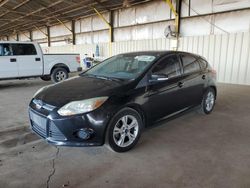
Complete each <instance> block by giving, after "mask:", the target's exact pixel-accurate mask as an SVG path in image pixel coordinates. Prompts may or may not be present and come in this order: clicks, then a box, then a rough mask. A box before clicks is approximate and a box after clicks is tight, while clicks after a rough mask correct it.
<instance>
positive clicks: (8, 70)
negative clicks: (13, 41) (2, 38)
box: [0, 43, 18, 79]
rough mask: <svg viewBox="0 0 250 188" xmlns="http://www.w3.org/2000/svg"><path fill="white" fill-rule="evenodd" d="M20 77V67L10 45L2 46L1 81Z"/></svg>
mask: <svg viewBox="0 0 250 188" xmlns="http://www.w3.org/2000/svg"><path fill="white" fill-rule="evenodd" d="M15 77H18V67H17V62H16V60H15V58H13V55H12V51H11V47H10V44H9V43H1V44H0V79H5V78H15Z"/></svg>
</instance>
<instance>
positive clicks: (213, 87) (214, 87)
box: [208, 85, 217, 99]
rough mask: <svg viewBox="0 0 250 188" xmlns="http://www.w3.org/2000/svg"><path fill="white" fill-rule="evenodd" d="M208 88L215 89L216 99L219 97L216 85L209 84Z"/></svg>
mask: <svg viewBox="0 0 250 188" xmlns="http://www.w3.org/2000/svg"><path fill="white" fill-rule="evenodd" d="M208 88H212V89H213V90H214V92H215V93H214V94H215V99H216V98H217V88H216V86H213V85H212V86H209V87H208Z"/></svg>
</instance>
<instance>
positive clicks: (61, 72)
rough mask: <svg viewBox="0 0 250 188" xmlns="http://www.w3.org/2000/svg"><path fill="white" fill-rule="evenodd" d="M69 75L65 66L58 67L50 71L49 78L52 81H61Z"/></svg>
mask: <svg viewBox="0 0 250 188" xmlns="http://www.w3.org/2000/svg"><path fill="white" fill-rule="evenodd" d="M68 77H69V73H68V71H67V70H66V69H65V68H62V67H59V68H55V69H54V70H53V71H52V74H51V79H52V81H53V82H55V83H57V82H61V81H63V80H66V79H67V78H68Z"/></svg>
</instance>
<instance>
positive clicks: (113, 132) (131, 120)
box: [106, 108, 143, 152]
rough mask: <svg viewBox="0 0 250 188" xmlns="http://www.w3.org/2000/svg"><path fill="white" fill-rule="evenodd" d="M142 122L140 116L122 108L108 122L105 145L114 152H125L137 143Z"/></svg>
mask: <svg viewBox="0 0 250 188" xmlns="http://www.w3.org/2000/svg"><path fill="white" fill-rule="evenodd" d="M142 127H143V122H142V119H141V116H140V114H139V113H138V112H137V111H135V110H133V109H131V108H124V109H122V110H121V111H119V112H118V113H117V114H116V115H115V116H114V118H113V120H112V121H111V122H110V125H109V127H108V130H107V140H106V141H107V144H108V146H109V147H110V148H111V149H112V150H113V151H116V152H126V151H128V150H130V149H132V148H133V147H134V146H135V145H136V144H137V142H138V140H139V138H140V135H141V131H142Z"/></svg>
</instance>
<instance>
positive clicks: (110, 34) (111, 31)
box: [93, 7, 113, 56]
mask: <svg viewBox="0 0 250 188" xmlns="http://www.w3.org/2000/svg"><path fill="white" fill-rule="evenodd" d="M93 9H94V11H95V12H96V14H97V15H98V16H99V17H100V18H101V19H102V21H103V22H104V23H105V24H106V25H107V26H108V27H109V56H112V41H113V27H112V25H111V23H110V22H108V21H107V20H106V18H104V17H103V15H102V14H101V13H100V12H99V11H98V10H97V9H96V8H94V7H93ZM110 16H111V14H110ZM112 19H113V18H112Z"/></svg>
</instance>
